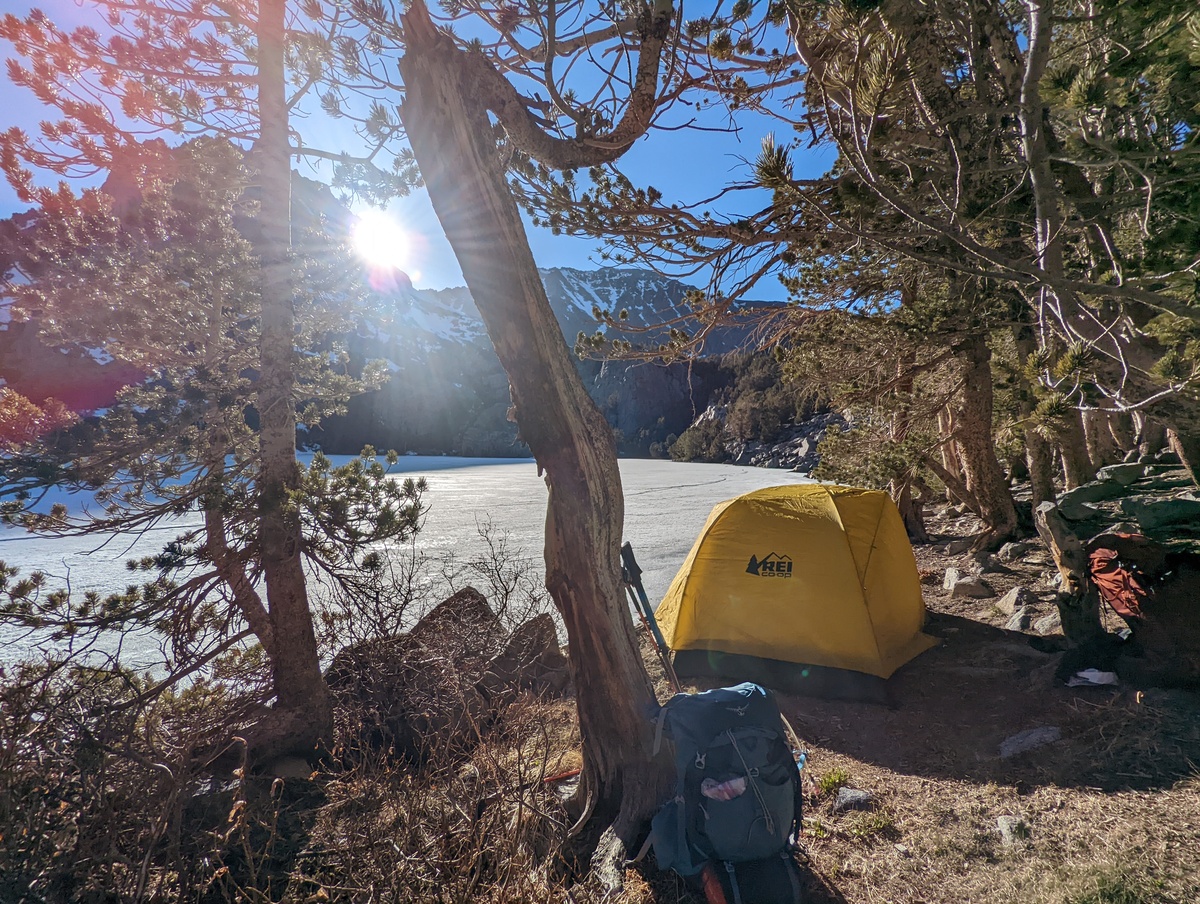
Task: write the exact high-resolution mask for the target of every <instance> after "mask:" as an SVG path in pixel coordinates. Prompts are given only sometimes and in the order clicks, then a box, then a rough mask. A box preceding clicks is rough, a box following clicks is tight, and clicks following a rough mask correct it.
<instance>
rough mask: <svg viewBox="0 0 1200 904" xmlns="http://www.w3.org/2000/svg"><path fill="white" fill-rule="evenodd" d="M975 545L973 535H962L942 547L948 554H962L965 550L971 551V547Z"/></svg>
mask: <svg viewBox="0 0 1200 904" xmlns="http://www.w3.org/2000/svg"><path fill="white" fill-rule="evenodd" d="M974 545H975V539H974V538H973V537H960V538H959V539H957V540H951V541H950V542H949V543H947V544H946V545H945V546H943V547H942V552H944V553H945V554H946V555H948V556H961V555H962V554H963V553H964V552H970V550H971V547H972V546H974Z"/></svg>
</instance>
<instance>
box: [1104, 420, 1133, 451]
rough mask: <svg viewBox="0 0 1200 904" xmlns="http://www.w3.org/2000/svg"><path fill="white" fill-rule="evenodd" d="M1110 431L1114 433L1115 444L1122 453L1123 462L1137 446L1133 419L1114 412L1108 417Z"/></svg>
mask: <svg viewBox="0 0 1200 904" xmlns="http://www.w3.org/2000/svg"><path fill="white" fill-rule="evenodd" d="M1108 429H1109V432H1110V433H1112V438H1113V444H1114V445H1115V446H1116V447H1117V448H1118V449H1119V450H1120V451H1121V458H1122V460H1123V459H1124V458H1125V456H1126V455H1127V454H1128V453H1129V450H1130V449H1132V448H1134V447H1135V446H1136V445H1137V443H1136V435H1135V433H1136V431H1135V430H1134V427H1133V418H1132V417H1130V416H1129V415H1128V414H1124V413H1121V412H1112V413H1110V414H1109V416H1108Z"/></svg>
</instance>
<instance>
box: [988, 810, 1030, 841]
mask: <svg viewBox="0 0 1200 904" xmlns="http://www.w3.org/2000/svg"><path fill="white" fill-rule="evenodd" d="M996 831H998V832H999V833H1000V843H1001V844H1003V845H1005V846H1006V847H1007V846H1011V845H1014V844H1016V843H1017V842H1019V841H1024V840H1025V839H1026V838H1028V837H1029V823H1027V822H1025V820H1023V819H1022V818H1021V817H1019V816H1001V817H998V818H997V819H996Z"/></svg>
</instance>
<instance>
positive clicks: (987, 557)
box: [971, 549, 1009, 574]
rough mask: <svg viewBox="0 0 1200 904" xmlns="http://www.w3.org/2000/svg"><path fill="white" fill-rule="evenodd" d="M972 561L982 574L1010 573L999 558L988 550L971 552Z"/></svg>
mask: <svg viewBox="0 0 1200 904" xmlns="http://www.w3.org/2000/svg"><path fill="white" fill-rule="evenodd" d="M971 562H972V563H973V564H974V565H975V567H976V568H977V569H978V570H979V573H980V574H1008V572H1009V569H1008V568H1006V567H1005V566H1004V565H1003V564H1002V563H1001V562H1000V560H999V559H998V558H996V557H995V556H994V555H992V554H991V553H990V552H987V551H986V550H982V549H981V550H979V551H978V552H973V553H971Z"/></svg>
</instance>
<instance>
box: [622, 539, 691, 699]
mask: <svg viewBox="0 0 1200 904" xmlns="http://www.w3.org/2000/svg"><path fill="white" fill-rule="evenodd" d="M621 581H622V583H624V584H625V590H626V592H627V593H628V594H629V596H630V598H631V599H632V600H633V604H634V608H635V609H637V611H638V614H639V615H641V617H642V621H643V622H644V623H645V625H646V628H647V629H648V630H649V631H650V636H651V638H652V639H653V640H654V646H655V648H656V649H657V650H658V657H659V659H661V660H662V664H663V671H665V672H666V673H667V681H668V683H669V684H670V685H671V690H673V691H674V692H675V693H679V688H680V685H679V676H678V675H676V674H675V666H673V665H671V653H670V651H669V650H668V649H667V642H666V640H665V639H664V638H663V635H662V631H661V630H659V627H658V622H657V621H655V619H654V610H653V609H651V608H650V599H649V597H647V596H646V588H645V587H643V586H642V568H641V566H640V565H638V563H637V559H635V558H634V556H633V546H632V544H630V543H629V542H628V541H626V543H625V545H624V546H622V547H621Z"/></svg>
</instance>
